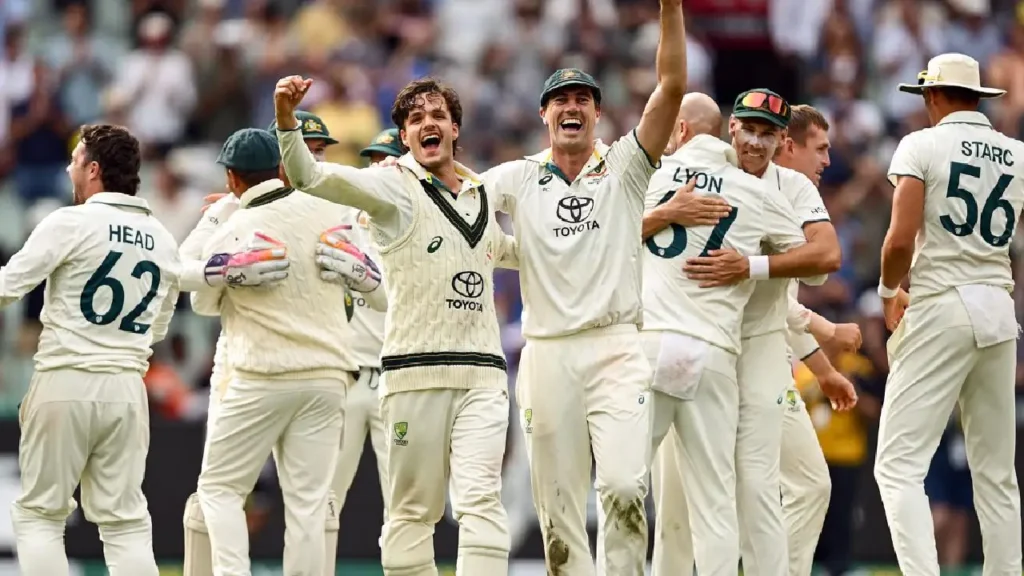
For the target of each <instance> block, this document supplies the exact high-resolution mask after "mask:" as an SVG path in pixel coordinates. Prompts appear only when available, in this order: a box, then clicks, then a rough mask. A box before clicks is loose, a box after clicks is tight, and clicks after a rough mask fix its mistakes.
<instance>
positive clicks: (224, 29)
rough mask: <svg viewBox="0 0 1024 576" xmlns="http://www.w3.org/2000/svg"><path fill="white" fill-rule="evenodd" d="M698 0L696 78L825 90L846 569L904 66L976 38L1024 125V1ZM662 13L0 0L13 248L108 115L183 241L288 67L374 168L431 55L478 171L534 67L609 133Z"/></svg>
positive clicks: (839, 505) (162, 388)
mask: <svg viewBox="0 0 1024 576" xmlns="http://www.w3.org/2000/svg"><path fill="white" fill-rule="evenodd" d="M684 7H685V9H686V13H687V20H688V21H687V29H688V36H689V37H688V44H689V51H688V57H689V58H688V76H689V86H690V90H692V91H702V92H707V93H709V94H712V95H713V96H715V97H716V98H717V99H718V100H719V101H720V103H721V104H722V105H723V108H724V109H725V111H726V112H727V111H728V106H729V104H731V101H732V98H733V97H734V96H735V95H736V94H737V93H738V92H740V91H741V90H743V89H746V88H752V87H755V85H757V86H765V87H769V88H773V89H775V90H777V91H779V92H780V93H782V94H783V95H784V96H786V97H787V98H788V99H789V100H790V101H791V102H793V103H798V102H803V103H810V104H813V105H814V106H816V107H818V108H819V109H820V110H822V111H823V112H824V113H825V115H826V117H827V118H828V120H829V122H830V124H831V131H830V136H831V141H832V146H833V148H832V154H831V166H830V167H829V168H828V169H827V170H826V171H825V173H824V175H823V180H822V185H821V193H822V196H823V197H824V199H825V202H826V205H827V207H828V209H829V212H830V214H831V217H832V221H833V223H834V224H835V226H836V229H837V231H838V233H839V238H840V242H841V244H842V249H843V255H844V262H843V267H842V269H841V270H840V271H839V272H838V273H837V274H834V275H833V276H832V278H830V279H829V281H828V282H827V283H826V284H825V285H824V286H821V287H818V288H805V289H804V290H803V292H802V295H801V296H802V300H803V301H804V302H805V304H807V305H808V306H809V307H811V308H812V309H814V310H816V311H818V312H819V313H821V314H823V315H825V316H826V317H828V318H830V319H832V320H834V321H837V322H859V323H861V326H862V330H863V332H864V347H863V351H862V353H861V354H858V355H851V356H848V357H842V358H834V359H833V362H834V363H835V364H836V366H837V367H839V368H840V369H841V370H842V371H844V372H845V373H847V374H848V375H849V376H850V377H851V378H854V379H856V380H857V381H858V382H859V383H861V384H862V385H863V389H864V391H865V393H863V394H862V402H861V407H860V409H858V410H857V411H856V412H854V413H850V414H843V415H836V414H832V413H831V410H830V409H829V408H828V406H827V403H825V404H823V403H821V399H820V398H818V397H817V395H816V394H815V393H814V391H815V389H816V387H815V386H814V382H813V377H812V376H810V375H809V374H808V373H805V372H803V371H798V373H797V376H798V380H799V382H800V384H801V388H802V390H803V391H804V393H805V395H806V400H807V402H808V408H809V410H810V411H811V414H812V418H813V419H814V422H815V425H816V426H817V427H818V430H819V435H820V437H821V440H822V445H823V448H824V450H825V453H826V457H827V459H828V460H829V463H830V465H831V466H832V468H833V485H834V486H833V501H832V502H833V508H835V510H836V512H830V521H829V526H828V527H827V528H826V531H827V535H826V536H823V538H822V540H823V542H825V544H823V546H824V547H825V548H826V550H824V551H822V553H821V556H822V560H823V561H825V562H827V563H828V565H829V566H831V567H832V572H833V573H842V572H843V571H844V569H845V562H846V560H845V558H846V557H847V554H848V550H849V549H848V544H847V543H845V541H848V540H849V533H850V532H849V531H850V527H851V526H853V525H855V523H856V521H857V518H856V516H857V513H856V510H855V509H853V508H852V502H853V501H854V498H853V496H852V494H851V493H850V491H852V490H855V489H856V488H855V487H854V485H855V483H854V482H852V481H850V480H848V478H849V477H852V476H857V475H859V474H860V473H861V471H862V470H863V467H864V466H865V465H867V464H868V463H869V462H870V458H871V455H872V452H873V450H872V445H873V440H872V431H873V428H874V420H875V418H876V417H877V414H878V409H879V405H880V401H881V399H880V398H878V397H877V396H876V395H873V394H872V393H871V392H870V391H878V390H881V389H882V386H883V385H884V379H885V374H886V371H887V360H886V354H885V338H886V332H885V328H884V326H883V323H882V321H881V309H880V303H879V300H878V298H877V296H876V295H875V287H876V285H877V279H878V276H879V266H878V261H879V251H880V247H881V242H882V239H883V237H884V235H885V230H886V227H887V224H888V220H889V206H890V200H891V193H892V187H891V186H890V185H889V184H888V183H887V182H886V179H885V171H886V168H887V167H888V161H889V158H890V156H891V153H892V151H893V150H894V148H895V145H896V143H897V142H898V140H899V138H900V137H901V136H902V135H903V134H906V133H908V132H909V131H912V130H916V129H919V128H922V127H924V126H925V125H926V123H927V118H926V117H925V115H924V114H923V112H924V111H923V107H922V102H921V99H920V98H917V97H914V96H910V95H907V94H902V93H899V92H897V91H896V90H895V86H896V84H897V83H898V82H904V81H911V82H912V81H914V80H915V79H916V75H917V73H918V72H919V71H921V70H922V69H924V68H925V66H926V63H927V60H928V58H929V57H931V56H933V55H936V54H938V53H942V52H949V51H955V52H962V53H966V54H969V55H970V56H972V57H974V58H975V59H977V60H978V61H979V62H980V63H981V65H982V69H983V73H984V75H985V79H986V81H987V83H988V84H989V85H992V86H997V87H1000V88H1005V89H1007V90H1009V94H1008V95H1007V96H1006V97H1005V98H1003V99H1001V100H999V101H994V102H992V103H990V104H989V105H988V106H989V107H988V108H986V110H985V111H986V112H987V113H988V114H989V115H990V117H991V118H992V120H993V122H994V123H995V125H996V126H997V128H998V129H1000V130H1002V131H1004V132H1006V133H1007V134H1011V135H1014V136H1019V135H1020V133H1021V132H1022V129H1024V123H1022V119H1024V2H1022V3H1020V4H1018V3H1017V2H1016V0H1007V1H1000V0H991V1H990V0H947V1H945V2H938V1H931V0H685V1H684ZM657 17H658V1H657V0H306V1H303V0H285V1H275V0H191V1H190V0H91V1H83V0H4V1H3V2H0V46H2V53H0V183H2V187H0V258H2V260H3V261H6V259H7V258H8V257H9V256H10V254H12V253H13V252H14V251H15V250H17V249H18V248H19V247H20V245H21V243H22V241H23V240H24V238H25V237H26V236H27V234H28V233H29V232H30V231H31V229H32V227H33V226H34V225H35V223H36V222H38V221H39V219H40V218H42V217H43V216H45V215H46V214H47V213H49V212H50V211H52V210H53V209H54V208H56V207H58V206H60V205H62V204H66V203H68V202H69V201H70V186H69V183H68V181H67V177H66V175H65V174H64V168H65V166H66V165H67V162H68V157H69V150H70V149H71V148H72V147H73V145H74V138H75V129H76V127H77V126H79V125H81V124H84V123H91V122H97V121H111V122H117V123H121V124H124V125H126V126H128V127H129V128H130V129H131V130H132V131H133V132H134V133H135V134H136V135H137V136H138V137H139V139H140V141H141V142H142V144H143V145H144V154H145V158H146V161H145V163H144V173H143V187H142V192H141V195H142V196H144V197H145V198H146V199H147V200H148V201H149V202H150V203H151V205H152V207H153V209H154V213H155V214H156V216H157V217H158V218H160V219H161V220H162V221H163V222H164V223H165V225H166V226H167V227H168V228H169V229H170V231H171V232H172V233H173V234H174V235H175V236H176V237H177V238H178V239H179V241H180V240H182V239H184V238H185V236H186V235H187V234H188V232H189V231H190V230H191V228H192V227H193V226H194V225H195V223H196V222H197V221H198V219H199V215H200V208H201V206H202V205H203V196H204V195H205V194H207V193H210V192H214V191H219V190H221V189H222V188H223V185H224V176H223V172H222V171H221V169H219V168H218V167H217V166H216V165H215V163H214V159H215V157H216V153H217V151H218V149H219V146H220V144H221V143H222V142H223V141H224V139H225V138H226V137H227V136H228V135H229V134H231V133H232V132H233V131H234V130H236V129H238V128H241V127H246V126H257V127H265V126H267V125H268V124H269V123H270V122H271V120H272V119H273V117H272V116H273V102H272V98H271V93H272V87H273V84H274V83H275V82H276V80H277V79H278V78H280V77H281V76H284V75H288V74H296V73H298V74H303V75H307V76H311V77H313V78H314V79H315V80H316V81H315V83H314V85H313V88H312V89H311V90H310V92H309V94H308V95H307V97H306V99H305V101H304V104H303V106H304V107H305V108H306V109H308V110H310V111H312V112H314V113H316V114H317V115H319V116H320V117H321V118H323V120H324V121H325V123H326V124H327V126H328V127H329V129H330V131H331V133H332V135H333V136H334V137H335V138H337V139H338V140H339V141H340V144H338V145H336V146H334V147H332V148H330V149H328V153H327V156H328V160H330V161H333V162H340V163H346V164H356V165H358V164H360V163H361V162H362V159H361V158H360V157H359V155H358V151H359V149H360V148H362V147H363V146H365V145H366V144H367V143H368V142H369V141H370V140H371V139H372V138H373V137H374V136H375V135H376V134H377V133H378V132H379V131H380V130H382V129H383V128H387V127H389V125H390V107H391V102H392V100H393V97H394V96H395V94H396V93H397V91H398V90H399V89H400V88H401V87H402V86H403V85H404V84H405V83H406V82H408V81H409V80H412V79H414V78H417V77H420V76H423V75H426V74H432V75H436V76H439V77H440V78H442V79H443V80H444V81H445V82H447V83H449V84H450V85H452V86H453V87H455V88H456V89H457V90H458V91H459V94H460V96H461V98H462V103H463V107H464V110H465V114H464V123H463V131H462V133H461V138H460V145H461V147H462V151H461V152H460V158H459V159H460V160H461V161H462V162H463V163H465V164H467V165H469V166H470V167H474V168H477V169H480V170H482V169H485V168H487V167H489V166H492V165H494V164H496V163H498V162H502V161H505V160H510V159H514V158H517V157H521V156H523V155H525V154H528V153H532V152H535V151H537V150H540V149H543V148H545V147H547V144H546V130H545V128H544V126H543V125H542V124H541V122H540V120H539V118H538V117H537V109H538V104H539V103H538V97H539V94H540V88H541V84H542V82H543V80H544V78H545V77H546V76H547V75H548V74H549V73H550V72H551V71H552V70H554V69H556V68H559V67H563V66H577V67H581V68H583V69H586V70H588V71H590V72H592V73H593V74H594V76H595V77H596V78H598V80H599V81H600V83H601V84H602V86H603V89H604V101H603V105H602V118H601V122H600V124H599V126H598V132H599V136H600V137H601V138H603V139H604V140H605V141H610V140H612V139H614V138H616V137H617V136H619V135H621V134H624V133H625V132H626V131H628V130H629V129H630V128H632V127H633V126H635V124H636V122H637V120H638V118H639V116H640V114H641V113H642V111H643V107H644V103H645V101H646V98H647V96H648V95H649V94H650V92H651V90H652V89H653V87H654V85H655V82H656V76H655V72H654V69H653V62H654V52H655V50H656V47H657V41H658V24H657ZM54 240H55V241H60V240H62V239H54ZM496 286H497V288H498V291H497V299H498V310H499V314H500V315H501V317H502V322H503V326H504V327H505V331H506V338H505V343H506V349H507V353H508V354H509V356H510V360H512V365H513V366H514V363H515V362H514V361H515V357H516V356H517V355H518V350H519V347H520V346H521V339H520V336H519V328H518V318H519V314H520V310H521V303H520V298H519V294H518V282H517V278H516V276H515V274H514V273H507V274H506V273H502V274H501V275H500V276H499V279H498V281H497V282H496ZM1021 295H1024V291H1022V290H1018V296H1021ZM41 297H42V291H41V290H37V291H36V292H34V293H33V294H32V295H31V296H30V297H29V298H27V299H26V300H25V301H24V302H23V303H21V304H19V305H17V306H14V307H12V308H10V309H9V310H7V311H6V312H5V313H4V314H3V316H2V317H0V321H2V335H3V338H4V346H3V348H2V350H3V354H2V356H0V366H2V370H0V391H2V394H0V398H2V400H3V405H4V406H5V407H6V411H7V413H9V414H12V415H13V407H14V406H15V405H16V404H17V402H19V401H20V399H21V396H22V395H23V393H24V391H25V389H26V387H27V384H28V380H29V378H30V376H31V372H32V366H31V355H32V353H33V352H34V348H35V345H36V341H37V337H38V333H39V329H40V326H39V322H38V315H39V310H40V306H41ZM1018 299H1021V300H1024V299H1022V298H1018ZM1022 308H1024V307H1022ZM218 330H219V325H218V323H217V321H216V320H211V319H208V318H199V317H197V316H195V315H193V314H192V313H191V312H190V310H189V308H188V305H187V303H185V302H184V301H183V302H182V305H181V306H180V307H179V310H178V313H177V315H176V316H175V321H174V325H173V328H172V333H171V337H170V338H169V340H168V341H167V342H166V343H164V344H163V345H161V346H160V347H159V348H158V350H157V352H156V354H155V355H154V358H153V364H152V368H151V370H150V373H149V374H148V375H147V383H148V385H149V387H150V390H151V397H152V399H153V402H154V403H153V406H154V410H153V412H154V414H155V417H164V418H187V419H200V418H203V417H204V415H205V406H206V396H205V394H206V392H205V391H206V390H207V389H208V386H209V382H208V380H209V374H210V367H211V365H212V354H213V342H214V339H215V337H216V334H217V331H218ZM958 443H959V444H958ZM944 459H945V460H948V462H946V463H945V464H944V465H943V466H941V468H942V469H941V470H939V469H938V468H939V467H940V466H939V464H938V463H939V461H940V460H942V461H945V460H944ZM936 463H937V464H936V470H935V474H934V477H933V478H931V483H930V489H929V490H930V493H931V494H932V495H933V503H934V504H936V505H939V504H945V505H947V508H949V511H948V514H947V511H946V510H939V511H938V512H939V514H937V517H940V518H942V519H945V518H947V517H948V518H949V519H950V520H949V522H948V523H947V524H948V526H947V527H946V528H944V532H943V534H946V532H949V533H951V534H952V535H951V536H946V535H943V536H940V537H941V538H947V539H948V542H947V543H946V544H944V545H940V550H943V549H945V550H946V551H947V552H946V553H947V554H951V555H952V556H951V558H949V559H948V560H949V562H951V563H956V562H958V561H959V559H958V557H957V555H958V552H957V542H959V541H960V540H961V538H962V536H960V533H961V532H962V531H963V527H962V526H966V524H965V523H964V522H965V520H964V518H966V516H965V515H964V514H963V510H964V509H966V510H967V511H969V509H970V497H969V486H970V484H969V479H968V480H967V481H966V482H967V485H966V490H968V492H967V493H966V494H967V496H966V498H965V496H964V487H963V482H964V477H963V474H964V472H963V470H964V466H965V465H964V460H963V455H962V441H961V440H959V436H958V432H957V426H956V424H955V419H954V422H953V423H952V424H951V426H950V430H949V434H948V437H947V438H946V439H944V442H943V450H942V451H940V453H939V455H938V456H937V457H936ZM947 464H948V465H947ZM936 478H937V479H938V480H936ZM844 503H850V505H848V506H844ZM958 510H960V511H961V512H958ZM942 522H946V521H945V520H942ZM961 525H962V526H961ZM944 526H945V524H944ZM949 526H951V528H949ZM942 542H943V541H941V540H940V544H942ZM832 547H834V548H835V550H830V549H829V548H832Z"/></svg>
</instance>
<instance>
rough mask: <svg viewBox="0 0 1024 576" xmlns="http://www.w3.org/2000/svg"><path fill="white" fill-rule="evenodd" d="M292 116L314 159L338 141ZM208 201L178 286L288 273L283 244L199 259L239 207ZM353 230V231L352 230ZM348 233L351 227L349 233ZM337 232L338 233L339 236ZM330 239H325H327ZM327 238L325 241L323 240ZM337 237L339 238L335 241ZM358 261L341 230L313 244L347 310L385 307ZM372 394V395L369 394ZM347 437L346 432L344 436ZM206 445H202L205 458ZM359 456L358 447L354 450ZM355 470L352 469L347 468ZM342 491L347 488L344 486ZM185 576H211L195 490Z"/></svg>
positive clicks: (258, 280) (355, 400)
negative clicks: (226, 262)
mask: <svg viewBox="0 0 1024 576" xmlns="http://www.w3.org/2000/svg"><path fill="white" fill-rule="evenodd" d="M296 117H297V118H300V119H301V121H302V128H301V130H302V137H303V141H304V142H305V144H306V147H307V148H309V150H310V152H311V153H313V155H314V156H316V157H317V158H323V156H324V153H325V151H326V149H327V147H328V146H331V145H333V144H337V140H335V139H334V138H332V137H331V134H330V131H329V130H328V128H327V125H326V124H324V122H323V121H322V120H321V119H320V118H319V117H318V116H316V115H314V114H312V113H309V112H306V111H303V110H299V111H296ZM276 127H277V126H276V123H272V124H271V125H270V127H269V129H268V132H270V133H271V134H274V133H275V132H276ZM279 177H280V178H281V180H282V182H284V184H285V186H288V185H289V182H288V181H287V177H285V176H284V171H283V169H281V170H280V171H279ZM207 201H208V202H211V204H208V205H207V206H208V208H207V209H206V210H204V212H205V215H204V217H203V218H202V220H200V222H199V224H198V225H197V226H196V228H195V229H194V230H193V231H192V232H191V233H190V234H189V236H188V238H186V239H185V241H184V242H183V243H182V245H181V250H180V255H181V258H182V260H183V264H182V268H183V270H184V272H183V279H182V280H181V282H180V285H181V286H182V289H183V290H184V289H186V288H185V286H186V281H185V279H184V276H185V275H193V276H195V278H196V279H195V280H194V281H190V284H189V288H188V291H191V292H198V291H202V290H208V289H217V288H219V287H221V286H223V284H224V280H223V278H224V276H225V275H230V276H232V277H245V278H246V281H247V282H248V283H249V284H248V285H249V286H253V287H260V286H263V287H269V286H271V285H272V284H273V283H275V282H279V281H281V280H283V279H284V278H287V265H288V260H287V255H286V254H285V251H284V250H283V249H280V248H278V249H263V250H261V251H260V252H259V253H257V254H253V253H251V252H247V251H243V252H240V253H239V254H238V255H234V256H235V257H234V258H233V261H234V262H235V264H234V266H233V267H231V268H229V267H227V266H220V265H217V266H213V265H208V263H207V261H206V260H202V259H200V258H201V256H202V251H203V248H204V247H205V244H206V243H207V241H208V240H209V238H210V237H211V236H212V234H213V232H214V231H215V230H216V228H217V226H218V225H219V224H220V223H221V222H223V221H227V219H228V218H230V217H231V215H232V214H234V212H235V211H236V210H237V209H238V206H239V199H238V197H237V196H235V195H234V194H230V193H228V194H218V195H210V196H208V197H207ZM348 212H349V214H348V215H347V216H346V218H345V219H344V220H343V221H344V222H345V223H346V224H345V225H346V226H348V227H349V229H352V228H353V227H354V226H355V225H356V223H357V220H358V218H357V214H356V211H355V210H349V211H348ZM356 233H357V234H358V231H357V232H356ZM348 234H349V235H351V234H352V232H348ZM339 235H341V236H340V237H339ZM328 237H329V238H331V239H333V240H327V238H328ZM328 242H330V243H328ZM339 242H340V243H339ZM356 244H358V246H361V247H362V249H363V250H365V249H366V248H367V247H368V246H369V241H368V239H366V238H360V239H359V240H358V241H357V243H356ZM223 259H224V256H221V255H214V256H213V257H212V258H211V259H210V262H222V261H223ZM362 260H363V254H362V251H361V250H360V249H359V248H357V247H356V246H355V245H353V244H352V243H351V242H349V241H348V238H347V237H345V232H342V231H339V230H330V231H327V232H326V233H325V234H323V235H321V243H320V244H318V245H317V250H316V261H317V264H318V265H319V266H320V268H321V271H320V278H321V279H323V280H325V281H328V282H333V283H336V284H340V285H344V286H346V287H354V288H356V289H357V290H351V292H352V293H353V294H355V296H353V295H352V294H350V293H349V292H348V291H346V292H345V294H344V296H343V297H344V303H345V306H346V307H347V310H348V311H354V309H355V308H356V307H359V308H360V309H363V308H365V309H366V314H361V316H366V315H370V314H376V312H375V311H377V310H384V309H385V308H386V305H387V302H386V299H385V298H383V290H382V289H377V288H376V287H374V286H373V284H372V283H371V285H370V286H369V287H367V288H360V283H363V282H365V281H366V278H365V275H364V274H362V273H361V270H360V269H361V268H363V266H362V265H361V262H362ZM213 271H218V273H217V274H215V275H211V276H205V273H206V272H213ZM240 286H241V285H238V284H235V285H232V287H233V288H238V287H240ZM371 287H372V288H373V289H372V290H369V291H367V292H362V293H360V292H358V289H363V290H367V289H368V288H371ZM341 292H343V291H341V290H339V294H338V296H339V297H342V294H341ZM352 325H353V326H354V327H356V328H357V330H358V327H359V320H358V319H357V320H355V321H354V322H352ZM360 338H362V336H361V335H359V334H358V332H357V334H356V336H355V337H354V343H353V344H352V346H353V347H354V348H353V349H354V350H358V349H361V348H365V347H366V344H363V343H362V342H361V340H360ZM224 343H225V339H224V337H223V332H222V333H221V335H220V337H219V338H218V340H217V348H216V353H215V355H214V365H213V374H212V376H211V379H210V380H211V383H212V388H213V390H212V393H211V395H210V409H209V413H208V419H207V424H206V428H207V430H208V431H209V430H210V429H212V428H213V426H214V422H215V421H216V415H217V408H218V404H219V402H218V400H219V398H220V396H221V395H222V394H223V391H224V390H223V389H224V387H225V386H226V385H227V382H228V380H229V379H230V375H229V374H227V366H226V359H225V348H224ZM371 395H372V396H375V395H374V394H371ZM364 396H366V395H365V394H363V393H361V391H360V390H359V388H358V387H353V388H352V389H350V390H349V393H348V394H347V397H346V401H347V406H346V429H349V428H352V427H354V426H356V424H351V423H352V422H353V421H356V422H358V421H361V420H360V416H359V410H358V408H357V405H358V406H362V405H364V404H366V401H365V400H362V401H361V400H360V399H361V398H363V397H364ZM376 413H377V410H376V403H374V409H373V414H376ZM350 436H355V434H351V435H347V436H345V439H346V440H347V439H348V438H349V437H350ZM364 437H365V434H363V435H361V436H360V437H359V440H358V443H359V449H360V450H361V449H362V443H363V440H364V439H365V438H364ZM207 441H209V435H207ZM205 454H206V450H204V459H205ZM344 458H345V454H344V448H343V449H342V454H341V455H339V459H338V462H339V463H338V468H339V470H341V469H342V460H343V459H344ZM356 458H357V460H358V452H357V455H356ZM352 472H353V473H354V468H353V470H352ZM338 474H340V472H339V473H336V475H335V478H337V477H338ZM259 489H260V485H259V483H257V485H256V489H255V490H256V491H259ZM346 490H347V488H346ZM338 494H341V496H342V497H343V496H344V492H340V493H338ZM329 504H330V506H333V509H334V511H335V512H336V513H340V510H341V506H340V503H339V502H338V501H336V500H335V501H334V502H331V503H329ZM184 527H185V566H184V570H185V576H213V566H212V559H211V556H210V540H209V536H208V534H207V529H206V522H205V519H204V518H203V515H202V510H201V509H200V506H199V502H198V500H197V499H196V497H195V495H194V494H193V495H192V496H190V497H189V499H188V501H187V502H186V506H185V519H184ZM337 528H338V517H337V515H334V516H332V517H330V518H328V519H327V548H328V550H327V551H326V557H325V558H326V560H325V563H326V564H327V565H325V567H324V573H325V574H334V563H333V562H334V558H335V555H336V551H335V548H336V547H337V545H336V544H337Z"/></svg>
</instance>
